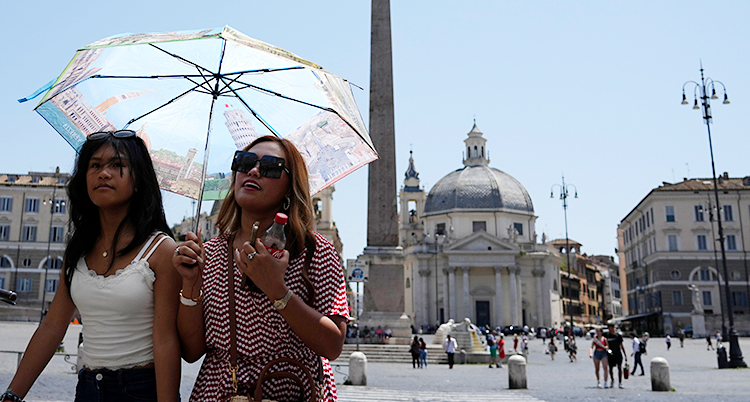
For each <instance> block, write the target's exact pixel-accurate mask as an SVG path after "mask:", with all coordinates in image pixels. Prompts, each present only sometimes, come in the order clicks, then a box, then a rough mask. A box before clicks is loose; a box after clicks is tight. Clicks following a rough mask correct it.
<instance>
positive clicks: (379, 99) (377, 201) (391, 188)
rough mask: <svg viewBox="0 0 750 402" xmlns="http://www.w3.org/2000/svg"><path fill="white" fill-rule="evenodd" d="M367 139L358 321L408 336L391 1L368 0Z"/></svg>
mask: <svg viewBox="0 0 750 402" xmlns="http://www.w3.org/2000/svg"><path fill="white" fill-rule="evenodd" d="M370 46H371V50H370V138H372V142H373V144H374V145H375V149H376V150H377V151H378V154H379V155H380V159H378V160H376V161H375V162H372V163H370V164H369V166H368V169H369V178H368V181H369V185H368V198H367V247H366V248H365V250H364V253H363V254H362V255H360V256H359V257H358V260H359V261H360V262H365V263H367V264H368V265H369V270H368V275H369V276H368V281H367V283H366V284H365V288H364V289H365V290H364V309H363V310H364V312H363V314H362V317H361V319H360V325H363V326H364V325H369V326H373V327H375V326H377V325H380V326H385V325H388V326H389V327H390V328H391V329H392V330H393V334H394V336H396V337H408V336H409V335H410V334H411V331H410V328H409V324H410V320H409V318H408V317H407V316H406V314H404V280H405V279H404V256H403V250H402V248H401V247H399V245H398V210H397V204H398V201H397V199H396V144H395V129H394V119H393V61H392V60H393V58H392V53H391V5H390V1H389V0H372V32H371V37H370Z"/></svg>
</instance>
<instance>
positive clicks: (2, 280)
mask: <svg viewBox="0 0 750 402" xmlns="http://www.w3.org/2000/svg"><path fill="white" fill-rule="evenodd" d="M0 289H5V277H4V276H0Z"/></svg>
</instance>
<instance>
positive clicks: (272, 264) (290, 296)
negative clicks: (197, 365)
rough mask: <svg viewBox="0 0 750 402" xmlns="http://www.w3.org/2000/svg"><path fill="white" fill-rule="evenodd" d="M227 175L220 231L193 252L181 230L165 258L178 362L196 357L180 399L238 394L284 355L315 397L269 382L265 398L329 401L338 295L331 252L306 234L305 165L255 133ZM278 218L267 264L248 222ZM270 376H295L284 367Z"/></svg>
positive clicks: (338, 345)
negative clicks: (277, 243)
mask: <svg viewBox="0 0 750 402" xmlns="http://www.w3.org/2000/svg"><path fill="white" fill-rule="evenodd" d="M232 170H233V177H232V182H231V183H232V184H231V187H230V191H229V193H228V194H227V197H226V198H225V199H224V201H223V204H222V206H221V211H220V212H219V218H218V222H217V226H218V227H219V229H220V230H221V232H222V234H221V235H220V236H219V237H217V238H215V239H212V240H211V241H209V242H207V243H206V244H205V245H203V244H202V242H201V241H200V239H199V237H198V236H197V235H195V234H193V233H190V234H188V241H187V242H186V243H184V244H183V245H182V246H179V247H178V248H177V249H176V250H175V254H174V256H173V258H172V262H173V264H174V266H175V267H176V269H177V270H178V271H179V272H180V274H181V275H182V276H183V296H184V297H185V298H186V303H183V305H181V306H180V311H179V314H178V327H179V331H180V335H181V338H182V344H183V357H184V358H185V359H186V360H187V361H189V362H193V361H196V360H198V359H199V358H200V357H201V356H203V355H205V358H204V360H203V365H202V367H201V369H200V372H199V374H198V378H197V379H196V383H195V387H194V388H193V392H192V395H191V397H190V400H191V401H206V400H213V401H223V400H227V399H228V398H230V397H232V396H233V395H245V394H247V393H249V392H252V391H253V390H254V385H255V383H256V382H257V380H258V377H259V376H260V373H261V370H262V369H263V368H264V367H265V366H266V364H267V363H269V362H271V361H273V360H275V359H277V358H289V359H291V360H294V361H295V362H298V363H301V364H302V366H303V367H304V368H305V370H306V371H307V372H309V373H310V374H311V376H312V377H313V378H315V380H314V382H316V384H315V385H316V386H317V387H320V388H319V390H310V389H308V387H307V385H305V381H304V380H303V381H302V386H303V389H300V385H299V384H297V383H295V382H293V381H291V380H289V379H287V378H278V377H276V378H271V379H269V380H268V381H266V382H264V383H263V385H264V386H263V388H262V389H263V393H264V394H265V395H267V396H269V395H270V396H271V397H272V398H274V399H279V400H296V399H298V397H299V395H300V393H303V394H305V396H306V397H305V399H307V398H308V397H309V395H310V392H322V397H323V399H325V400H327V401H335V400H336V388H335V384H334V381H333V373H332V370H331V367H330V365H329V363H328V360H327V359H335V358H336V357H338V356H339V354H340V353H341V350H342V348H343V343H344V337H345V335H346V322H347V320H348V318H349V317H348V308H347V302H346V289H345V286H344V276H343V272H342V271H341V268H340V263H339V258H338V255H337V253H336V250H335V249H334V247H333V245H331V243H330V242H328V241H327V240H326V239H325V238H323V237H322V236H321V235H319V234H317V233H314V232H313V231H312V228H313V222H314V217H313V208H312V202H311V198H310V193H309V184H308V173H307V168H306V166H305V162H304V160H303V159H302V156H301V155H300V153H299V151H298V150H297V149H296V148H295V147H294V145H293V144H292V143H291V142H289V141H288V140H285V139H278V138H276V137H273V136H265V137H261V138H258V139H256V140H255V141H254V142H253V143H251V144H250V145H249V146H247V147H246V148H245V151H237V153H236V154H235V160H234V162H233V164H232ZM279 212H284V213H286V214H287V215H288V217H289V220H288V224H287V225H286V226H285V229H284V230H285V233H286V238H287V241H286V247H285V248H286V250H284V252H283V255H281V257H280V258H274V256H273V255H272V254H270V253H269V252H268V251H267V250H266V247H265V245H264V244H263V243H262V242H261V241H260V240H259V239H253V238H252V237H253V234H252V233H253V226H254V223H256V222H257V223H259V231H258V232H259V233H263V232H264V231H265V230H266V229H268V228H269V227H270V226H271V224H272V223H273V221H274V217H275V216H276V214H277V213H279ZM199 234H200V233H199ZM195 263H197V264H195ZM192 264H195V266H191V265H192ZM230 273H231V274H230ZM245 276H246V277H247V279H245V280H243V278H244V277H245ZM230 281H231V282H230ZM232 296H233V297H232ZM232 310H234V317H232V316H231V315H232V313H231V311H232ZM227 311H230V314H226V312H227ZM232 328H234V329H232ZM227 329H229V331H227ZM233 332H234V336H233ZM319 356H320V357H319ZM230 366H231V370H230ZM276 370H284V371H288V372H293V373H295V374H296V375H297V376H298V377H299V378H301V379H302V378H305V374H304V370H302V369H300V368H299V367H296V366H293V365H291V364H286V363H284V364H280V365H279V366H278V367H276V368H275V369H274V370H272V371H276ZM233 377H235V378H236V381H233Z"/></svg>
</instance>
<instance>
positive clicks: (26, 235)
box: [21, 225, 36, 241]
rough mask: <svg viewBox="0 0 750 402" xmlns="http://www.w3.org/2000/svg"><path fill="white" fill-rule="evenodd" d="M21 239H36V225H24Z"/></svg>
mask: <svg viewBox="0 0 750 402" xmlns="http://www.w3.org/2000/svg"><path fill="white" fill-rule="evenodd" d="M21 241H36V226H27V225H24V227H23V234H22V235H21Z"/></svg>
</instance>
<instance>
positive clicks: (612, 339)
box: [607, 324, 628, 388]
mask: <svg viewBox="0 0 750 402" xmlns="http://www.w3.org/2000/svg"><path fill="white" fill-rule="evenodd" d="M607 329H608V330H609V331H608V332H607V346H608V347H609V353H608V354H609V356H607V363H608V364H609V378H611V379H612V383H611V385H610V388H614V387H615V373H614V368H615V367H617V384H618V386H619V387H620V388H622V359H623V357H624V358H625V363H627V361H628V355H627V352H625V346H623V339H622V334H620V333H618V332H617V330H616V329H615V326H614V324H609V325H607ZM625 370H627V369H625Z"/></svg>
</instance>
